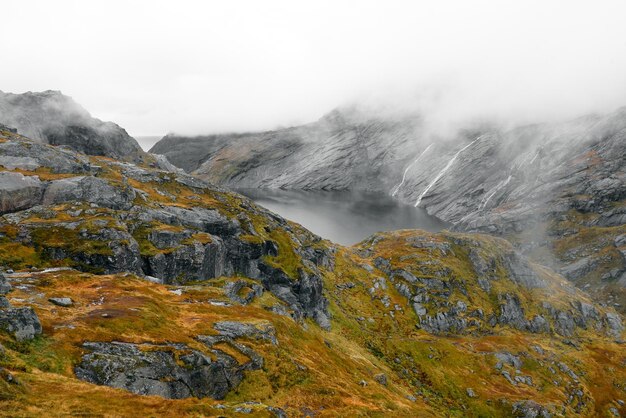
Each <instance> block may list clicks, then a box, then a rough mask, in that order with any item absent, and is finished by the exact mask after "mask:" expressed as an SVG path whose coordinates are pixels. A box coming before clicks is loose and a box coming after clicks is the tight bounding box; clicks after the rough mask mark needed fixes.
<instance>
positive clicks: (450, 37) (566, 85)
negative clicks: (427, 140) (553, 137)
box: [0, 0, 626, 136]
mask: <svg viewBox="0 0 626 418" xmlns="http://www.w3.org/2000/svg"><path fill="white" fill-rule="evenodd" d="M2 9H3V10H2V14H3V19H2V20H3V22H2V25H0V52H1V54H2V58H3V64H2V66H1V67H0V80H2V83H1V85H0V90H3V91H8V92H14V93H21V92H24V91H29V90H30V91H40V90H47V89H55V90H61V91H63V93H65V94H67V95H70V96H72V97H73V98H74V99H75V100H76V101H77V102H79V103H80V104H82V105H83V106H84V107H85V108H86V109H88V110H89V111H90V112H91V113H92V114H93V115H94V116H96V117H98V118H101V119H104V120H112V121H115V122H116V123H118V124H120V125H121V126H123V127H124V128H126V129H127V130H128V131H129V133H130V134H131V135H135V136H145V135H162V134H165V133H168V132H176V133H180V134H201V133H212V132H224V131H243V130H260V129H271V128H275V127H279V126H288V125H294V124H300V123H305V122H309V121H313V120H315V119H317V118H319V117H320V116H322V115H323V114H324V113H326V112H328V111H330V110H331V109H333V108H335V107H336V106H339V105H346V104H350V103H362V104H365V105H366V106H369V107H370V108H373V109H380V108H381V107H383V108H384V109H385V111H392V112H396V111H407V110H410V111H420V112H422V113H424V114H426V115H427V117H428V118H430V120H432V121H435V122H436V123H437V124H439V125H441V126H444V127H445V126H447V125H449V124H452V123H454V122H458V121H460V120H466V119H471V118H477V117H479V118H496V119H498V120H500V121H506V122H508V123H512V122H513V123H526V122H533V121H543V120H550V119H555V118H558V119H562V118H568V117H573V116H577V115H581V114H584V113H587V112H605V111H610V110H612V109H614V108H616V107H619V106H622V105H626V25H624V24H623V17H624V16H625V15H626V6H625V5H624V2H622V1H600V2H589V1H551V2H546V1H524V2H519V1H517V2H513V1H502V2H493V1H437V2H434V1H423V2H415V1H389V0H386V1H377V2H373V1H341V2H337V1H321V0H315V1H307V2H293V1H228V2H225V1H223V2H204V1H181V0H178V1H170V2H165V1H155V0H150V1H132V2H130V1H111V0H108V1H90V2H84V1H54V2H49V1H31V0H17V1H12V0H9V1H4V2H3V4H2Z"/></svg>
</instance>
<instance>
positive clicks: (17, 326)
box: [0, 307, 42, 341]
mask: <svg viewBox="0 0 626 418" xmlns="http://www.w3.org/2000/svg"><path fill="white" fill-rule="evenodd" d="M0 329H2V330H4V331H7V332H8V333H9V334H11V335H13V336H14V337H15V339H16V340H18V341H25V340H32V339H33V338H35V337H36V336H38V335H41V332H42V329H41V323H40V322H39V318H38V317H37V314H36V313H35V311H34V310H33V308H30V307H27V308H5V309H0Z"/></svg>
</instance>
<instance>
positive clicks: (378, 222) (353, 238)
mask: <svg viewBox="0 0 626 418" xmlns="http://www.w3.org/2000/svg"><path fill="white" fill-rule="evenodd" d="M237 192H239V193H241V194H243V195H245V196H248V197H249V198H251V199H252V200H254V201H255V202H256V203H258V204H259V205H261V206H263V207H265V208H267V209H269V210H271V211H272V212H275V213H277V214H279V215H281V216H282V217H284V218H287V219H289V220H291V221H294V222H297V223H299V224H301V225H302V226H304V227H305V228H307V229H309V230H310V231H312V232H314V233H316V234H317V235H319V236H321V237H323V238H327V239H329V240H331V241H333V242H336V243H338V244H342V245H353V244H356V243H358V242H360V241H362V240H364V239H365V238H367V237H369V236H370V235H372V234H373V233H375V232H380V231H392V230H396V229H424V230H426V231H431V232H437V231H440V230H442V229H444V228H447V227H448V226H449V224H447V223H445V222H443V221H441V220H439V219H437V218H435V217H433V216H430V215H428V213H426V211H425V210H424V209H421V208H415V207H413V206H412V205H406V204H403V203H401V202H399V201H397V200H395V199H392V198H391V197H390V196H389V195H386V194H384V193H371V192H354V191H328V192H327V191H302V190H275V189H271V190H270V189H239V190H237Z"/></svg>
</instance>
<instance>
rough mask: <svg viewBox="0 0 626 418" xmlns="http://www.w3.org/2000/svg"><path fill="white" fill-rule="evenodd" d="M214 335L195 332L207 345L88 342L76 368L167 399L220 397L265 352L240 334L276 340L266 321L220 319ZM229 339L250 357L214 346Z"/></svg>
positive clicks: (97, 379)
mask: <svg viewBox="0 0 626 418" xmlns="http://www.w3.org/2000/svg"><path fill="white" fill-rule="evenodd" d="M214 327H215V329H216V330H217V331H218V335H216V336H199V337H198V340H199V341H201V342H203V343H204V344H205V345H206V346H207V349H208V351H207V352H202V351H199V350H195V349H191V348H189V347H188V346H187V345H185V344H132V343H124V342H86V343H84V344H83V348H84V349H86V350H88V351H89V352H88V353H87V354H85V355H83V357H82V360H81V362H80V364H79V365H77V366H76V368H75V370H74V372H75V373H76V376H77V377H78V378H79V379H82V380H86V381H88V382H91V383H95V384H98V385H106V386H111V387H114V388H120V389H125V390H128V391H130V392H133V393H137V394H140V395H157V396H161V397H163V398H168V399H183V398H189V397H196V398H207V397H211V398H213V399H224V397H225V396H226V395H227V394H228V392H229V391H230V390H232V389H235V388H236V387H237V386H238V385H239V383H240V382H241V381H242V380H243V377H244V371H246V370H257V369H259V368H261V367H262V366H263V358H262V357H261V356H260V355H259V354H257V353H256V352H255V351H254V350H253V349H251V348H250V347H248V346H246V345H244V344H242V343H239V342H237V341H236V340H237V339H239V338H246V339H251V340H254V341H256V340H266V341H268V342H270V343H272V344H277V340H276V335H275V332H274V328H273V327H272V326H271V325H269V324H261V325H260V327H261V328H257V327H256V326H255V325H252V324H246V323H240V322H234V321H230V322H219V323H216V324H215V325H214ZM218 343H220V344H227V345H229V346H230V347H231V348H232V349H234V350H236V351H238V352H239V353H240V355H242V356H244V357H246V358H248V359H249V360H247V361H244V362H242V363H240V362H239V361H238V360H237V359H235V357H233V356H232V355H230V354H227V353H226V352H224V351H222V350H220V349H218V348H216V347H214V345H216V344H218Z"/></svg>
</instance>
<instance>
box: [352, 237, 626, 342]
mask: <svg viewBox="0 0 626 418" xmlns="http://www.w3.org/2000/svg"><path fill="white" fill-rule="evenodd" d="M387 246H390V247H387ZM416 248H417V249H419V250H420V251H421V252H420V253H418V254H419V255H416V254H414V253H412V251H413V250H414V249H416ZM356 251H358V252H359V253H360V254H361V255H362V256H365V255H367V256H368V257H372V258H373V259H374V265H375V266H376V267H377V268H378V269H379V270H380V271H381V272H382V273H383V274H384V275H386V276H387V277H386V278H385V277H378V278H375V279H373V283H372V287H370V288H369V289H368V291H369V294H370V296H371V298H372V299H373V300H379V301H380V303H381V304H382V306H383V309H385V310H389V314H390V315H392V314H393V315H395V313H394V312H396V311H397V310H398V309H400V310H402V309H404V308H403V306H402V305H395V306H394V308H393V309H392V305H391V302H390V300H391V295H390V294H389V291H390V289H391V288H393V289H394V290H395V291H396V292H397V293H398V294H399V295H401V296H402V297H403V298H405V300H406V305H407V307H408V308H409V309H410V310H411V311H413V312H414V313H415V316H416V318H417V321H416V328H419V329H423V330H425V331H427V332H429V333H431V334H436V335H463V334H473V335H476V334H489V333H493V332H494V331H495V330H497V329H498V328H499V327H504V328H509V329H515V330H519V331H524V332H530V333H535V334H537V333H544V334H556V335H560V336H563V337H575V336H577V335H578V334H579V333H581V332H582V331H583V330H595V331H600V332H603V333H604V334H605V335H606V336H608V337H610V338H614V339H616V340H621V338H622V337H621V335H622V333H623V326H622V323H621V319H620V316H619V315H618V314H616V313H615V312H611V311H603V310H601V309H600V308H599V307H597V306H596V305H593V304H591V303H589V302H588V301H587V300H586V299H585V298H584V297H583V295H582V294H581V293H580V292H577V291H576V290H575V289H574V288H573V286H571V285H568V284H567V283H566V282H565V281H564V280H563V279H557V278H555V277H554V276H550V275H548V273H546V272H545V271H542V270H541V268H540V267H538V266H535V265H533V264H532V263H530V262H529V260H528V259H527V258H526V257H524V256H523V255H521V254H519V253H518V252H517V251H515V250H514V249H513V248H512V246H511V245H510V244H508V243H507V242H506V241H504V240H501V239H495V238H488V237H487V236H482V237H481V236H479V235H473V236H471V237H470V236H468V235H463V234H448V233H443V234H440V235H427V236H424V235H422V234H420V233H417V232H413V233H412V232H410V231H396V232H391V233H386V234H382V233H381V234H375V235H373V236H372V237H370V238H368V239H367V240H365V241H363V242H362V243H360V244H359V246H358V247H357V249H356ZM378 254H393V256H392V257H393V258H392V259H387V258H384V257H381V256H379V255H378ZM458 257H462V259H463V260H465V261H463V263H461V264H448V263H445V262H442V260H446V259H449V260H453V259H458ZM435 260H437V261H435ZM551 274H554V273H551ZM389 283H390V284H391V285H392V286H390V285H389ZM557 284H558V287H560V288H561V289H562V291H563V292H564V293H563V294H562V295H561V296H560V297H557V296H556V295H555V294H554V288H553V287H554V286H556V285H557ZM531 295H532V296H531ZM538 295H541V296H538ZM537 297H539V299H537ZM561 298H562V299H561ZM562 300H568V301H569V302H570V303H569V306H563V303H562ZM557 304H558V306H559V307H558V308H557V307H555V306H556V305H557ZM529 312H533V314H532V315H531V314H529Z"/></svg>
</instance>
